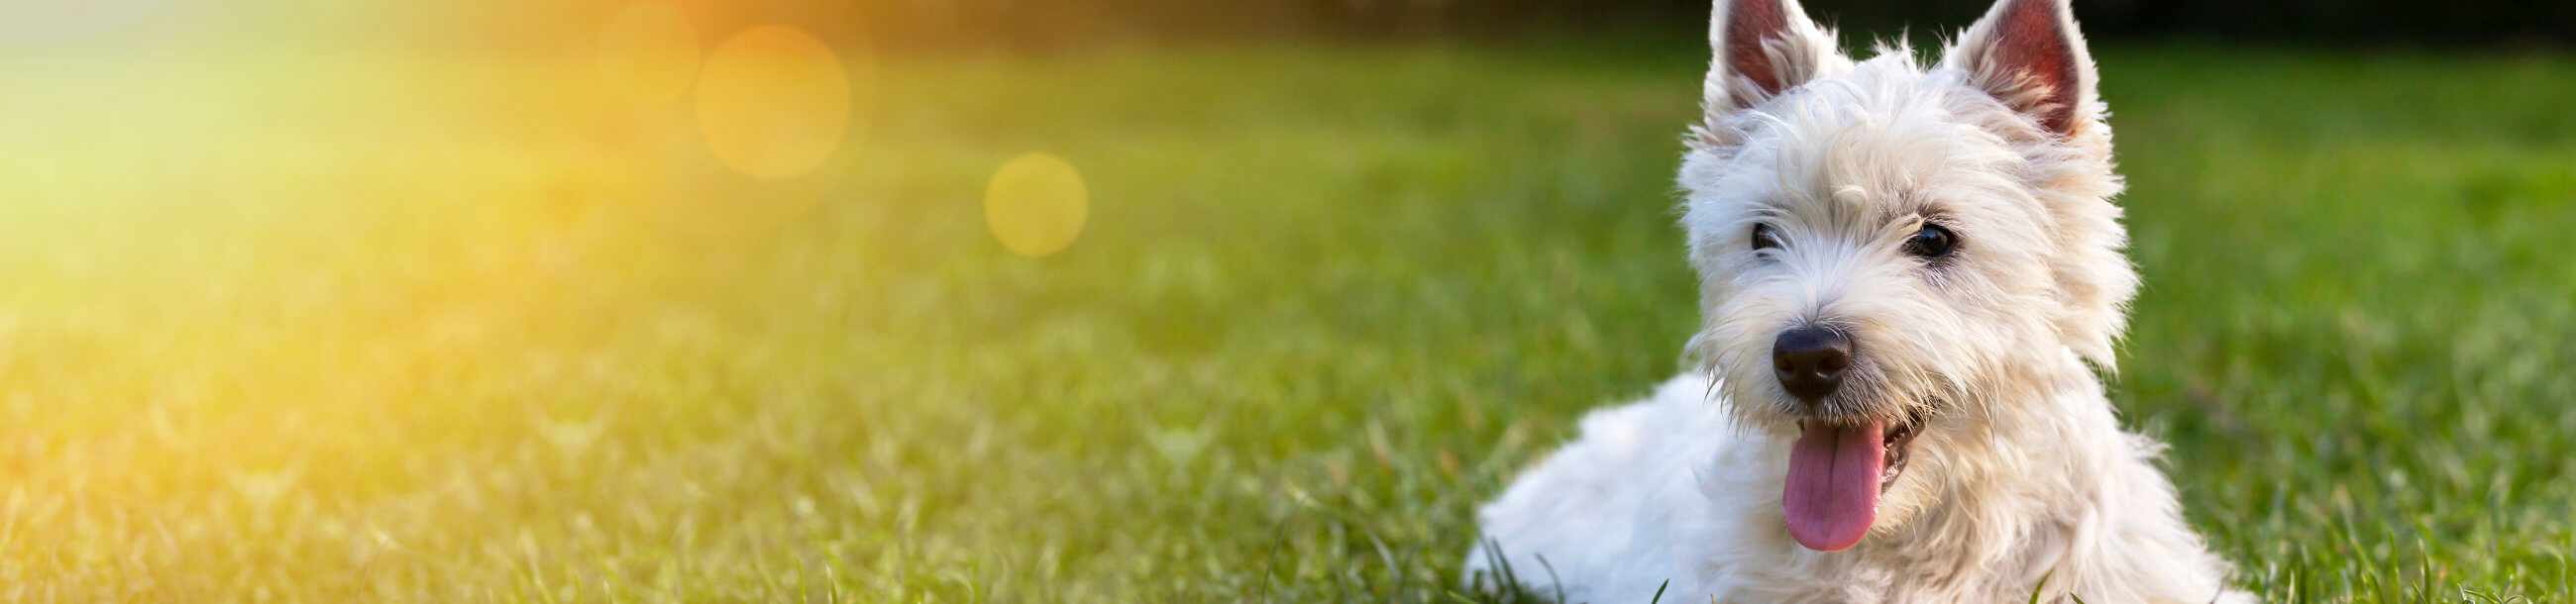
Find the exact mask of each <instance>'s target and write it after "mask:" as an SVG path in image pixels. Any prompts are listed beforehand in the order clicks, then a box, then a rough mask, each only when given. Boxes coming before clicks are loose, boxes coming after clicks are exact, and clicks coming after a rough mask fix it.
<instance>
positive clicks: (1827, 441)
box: [1681, 0, 2137, 551]
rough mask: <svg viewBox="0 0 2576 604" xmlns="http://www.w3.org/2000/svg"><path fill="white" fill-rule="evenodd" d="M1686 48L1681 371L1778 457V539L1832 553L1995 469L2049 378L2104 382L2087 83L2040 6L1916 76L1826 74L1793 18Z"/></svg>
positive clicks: (2061, 8) (1895, 54)
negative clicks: (1701, 88) (1690, 121)
mask: <svg viewBox="0 0 2576 604" xmlns="http://www.w3.org/2000/svg"><path fill="white" fill-rule="evenodd" d="M1709 41H1710V43H1711V44H1712V45H1713V46H1714V47H1715V50H1716V61H1715V62H1714V65H1713V66H1712V67H1711V69H1710V71H1709V76H1708V81H1707V84H1706V95H1707V98H1706V111H1707V121H1706V123H1705V124H1703V125H1701V126H1700V127H1698V128H1694V129H1693V130H1692V134H1691V150H1690V151H1689V153H1688V155H1687V157H1686V158H1685V160H1684V162H1683V165H1682V172H1681V181H1682V184H1683V186H1684V187H1685V188H1686V189H1687V191H1688V195H1689V199H1688V213H1687V215H1686V217H1685V218H1684V223H1685V225H1686V226H1687V227H1688V229H1689V235H1690V253H1691V262H1692V264H1693V266H1694V267H1696V268H1697V269H1698V270H1699V272H1700V275H1701V300H1702V302H1701V305H1702V310H1703V311H1704V313H1705V317H1706V321H1707V323H1706V326H1705V328H1704V329H1703V330H1702V331H1701V333H1699V334H1698V336H1697V338H1696V339H1695V341H1694V343H1693V348H1694V351H1695V354H1696V356H1697V358H1699V359H1701V361H1702V362H1705V363H1706V364H1707V365H1708V367H1707V369H1708V370H1709V372H1710V373H1711V374H1712V375H1714V376H1716V377H1719V378H1721V380H1722V382H1721V383H1722V384H1723V388H1724V389H1725V394H1726V395H1727V398H1728V399H1729V400H1731V401H1733V403H1732V404H1731V405H1730V409H1731V412H1732V413H1733V416H1734V417H1735V419H1736V420H1737V421H1739V422H1742V423H1745V424H1747V425H1749V426H1751V427H1754V428H1756V429H1762V430H1769V431H1773V432H1774V433H1777V434H1783V435H1789V436H1792V437H1793V439H1794V440H1793V443H1794V444H1792V445H1791V446H1790V447H1789V448H1790V455H1789V457H1790V459H1789V463H1788V467H1787V475H1786V476H1784V480H1783V482H1784V486H1783V490H1784V493H1783V497H1782V507H1783V512H1784V514H1785V516H1786V519H1787V522H1788V525H1789V532H1790V534H1791V535H1792V536H1793V537H1795V538H1796V539H1797V541H1798V542H1799V543H1800V544H1802V545H1805V546H1807V547H1809V548H1811V549H1817V550H1825V551H1833V550H1840V549H1843V548H1847V547H1851V546H1852V545H1853V544H1855V543H1857V542H1858V541H1859V540H1860V539H1861V538H1862V537H1863V536H1865V535H1866V534H1867V533H1869V532H1871V531H1873V530H1879V531H1887V530H1894V527H1898V526H1902V525H1903V524H1904V523H1905V522H1906V521H1907V520H1908V519H1909V518H1911V517H1912V516H1914V515H1915V514H1916V512H1917V511H1919V510H1920V509H1922V508H1924V507H1925V506H1927V505H1929V504H1931V503H1933V502H1936V501H1938V500H1939V499H1940V498H1941V497H1944V496H1945V493H1951V492H1956V491H1958V490H1959V489H1957V488H1955V487H1956V486H1957V485H1959V484H1961V483H1959V482H1957V481H1966V480H1976V479H1978V477H1977V476H1975V473H1976V466H1981V465H1989V466H1990V465H1992V464H1994V463H1996V462H1993V461H1982V462H1975V461H1970V460H1993V459H1997V458H1998V457H2000V456H2008V455H2009V452H2008V451H1996V450H1993V449H1991V448H1989V447H1991V446H1993V443H1992V442H1990V441H1989V440H1988V439H1987V438H1986V437H1989V436H1991V435H1993V434H1996V433H1997V432H1998V431H1999V430H2007V429H2012V428H2015V427H2016V426H2013V425H2011V424H2015V423H2021V424H2030V423H2033V422H2040V421H2046V419H2047V418H2046V417H2045V414H2048V413H2050V412H2051V410H2049V409H2044V408H2040V407H2042V406H2043V405H2042V401H2045V400H2048V399H2049V397H2047V396H2046V393H2047V392H2048V391H2050V390H2051V389H2055V388H2062V387H2065V384H2063V383H2061V382H2062V380H2056V379H2054V376H2062V375H2064V371H2065V369H2066V368H2068V367H2070V366H2074V367H2077V368H2078V370H2080V366H2081V365H2080V362H2079V361H2076V360H2074V359H2076V358H2081V359H2084V360H2086V361H2090V362H2091V363H2093V364H2094V365H2096V366H2099V367H2102V368H2105V369H2106V370H2107V368H2109V367H2110V365H2111V360H2112V347H2113V344H2114V342H2115V340H2117V339H2118V337H2119V334H2120V332H2121V330H2122V327H2123V325H2122V324H2123V321H2124V318H2123V316H2124V306H2125V305H2126V304H2127V303H2128V300H2129V298H2130V296H2131V294H2133V293H2134V292H2135V291H2136V289H2137V275H2136V273H2135V272H2134V271H2132V270H2131V268H2130V266H2129V264H2128V261H2127V259H2126V258H2124V257H2123V256H2121V254H2120V250H2121V248H2122V247H2123V246H2124V245H2125V238H2126V235H2125V234H2124V232H2123V231H2122V230H2121V227H2120V224H2119V214H2120V212H2119V209H2118V208H2117V207H2115V206H2113V205H2111V203H2110V201H2109V198H2110V197H2111V196H2112V195H2114V194H2116V193H2118V192H2119V189H2120V181H2119V178H2118V177H2117V176H2116V175H2114V174H2112V172H2111V158H2110V137H2111V133H2110V129H2109V127H2108V126H2106V125H2105V124H2103V123H2102V108H2101V104H2100V102H2099V101H2098V100H2097V99H2096V98H2095V93H2094V81H2095V74H2094V68H2093V61H2092V58H2091V57H2090V55H2088V54H2087V52H2086V50H2085V45H2084V40H2083V38H2082V36H2080V35H2079V34H2078V33H2077V32H2076V29H2075V21H2074V19H2073V17H2072V15H2071V14H2070V12H2069V11H2068V8H2067V5H2066V0H2002V2H2001V3H2000V4H1998V5H1996V6H1995V7H1994V9H1993V10H1992V11H1990V12H1988V13H1987V14H1986V16H1985V18H1984V19H1983V20H1981V21H1979V22H1978V23H1977V24H1976V25H1975V26H1972V27H1970V28H1969V29H1968V30H1967V31H1966V32H1964V33H1962V34H1961V35H1960V36H1959V37H1958V39H1957V40H1956V42H1955V43H1954V44H1953V45H1952V46H1951V47H1950V48H1949V49H1948V51H1947V53H1946V55H1945V56H1944V57H1943V58H1942V59H1941V61H1940V63H1938V64H1937V65H1933V66H1928V67H1927V66H1924V65H1921V64H1919V63H1918V62H1917V61H1916V60H1915V59H1914V58H1913V56H1912V55H1911V54H1910V53H1909V51H1905V50H1902V49H1882V50H1881V51H1880V52H1879V56H1878V57H1876V58H1873V59H1869V60H1866V61H1858V62H1855V61H1854V60H1852V59H1850V58H1847V57H1845V56H1843V55H1842V54H1841V53H1840V51H1838V50H1837V49H1836V42H1835V40H1834V37H1833V34H1832V33H1831V32H1829V31H1827V30H1825V29H1823V28H1821V27H1818V26H1817V25H1816V24H1814V23H1813V22H1811V21H1809V20H1808V18H1807V17H1806V15H1804V14H1803V12H1802V10H1801V9H1800V8H1799V6H1798V3H1797V2H1796V0H1719V1H1718V3H1717V11H1716V14H1715V17H1714V19H1713V20H1712V23H1711V27H1710V30H1709ZM2016 407H2018V408H2016ZM1909 461H1910V465H1911V467H1912V471H1911V472H1910V473H1909V472H1908V471H1907V470H1908V466H1909Z"/></svg>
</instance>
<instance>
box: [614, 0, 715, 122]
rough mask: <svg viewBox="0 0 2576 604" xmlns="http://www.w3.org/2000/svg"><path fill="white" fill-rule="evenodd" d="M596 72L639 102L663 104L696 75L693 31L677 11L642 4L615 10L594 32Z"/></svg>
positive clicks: (696, 49) (686, 90)
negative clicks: (597, 35) (597, 36)
mask: <svg viewBox="0 0 2576 604" xmlns="http://www.w3.org/2000/svg"><path fill="white" fill-rule="evenodd" d="M599 72H600V75H601V76H602V77H604V78H606V79H607V80H608V87H609V88H610V89H613V90H616V91H617V93H618V94H621V95H625V96H626V98H628V99H632V100H635V101H639V102H653V103H658V102H666V101H671V100H674V99H678V98H680V95H681V94H684V93H687V92H688V90H689V80H690V79H691V78H695V77H697V75H698V30H697V27H696V26H694V25H691V24H690V23H689V18H688V16H687V15H684V14H681V13H680V10H679V9H676V8H672V7H671V5H668V4H663V3H660V2H645V3H640V4H634V5H629V6H627V7H626V8H622V9H618V11H617V14H615V15H612V16H610V17H609V18H608V22H607V23H605V24H603V25H601V26H600V30H599Z"/></svg>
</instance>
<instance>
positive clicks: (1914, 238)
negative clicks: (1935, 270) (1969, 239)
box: [1905, 224, 1959, 258]
mask: <svg viewBox="0 0 2576 604" xmlns="http://www.w3.org/2000/svg"><path fill="white" fill-rule="evenodd" d="M1956 247H1959V236H1958V235H1955V234H1951V233H1950V229H1945V228H1941V225H1937V224H1926V225H1923V230H1920V231H1915V232H1914V234H1913V235H1911V236H1907V237H1906V238H1905V253H1908V254H1913V255H1914V256H1915V257H1917V258H1939V257H1942V256H1947V255H1949V254H1950V250H1951V249H1952V248H1956Z"/></svg>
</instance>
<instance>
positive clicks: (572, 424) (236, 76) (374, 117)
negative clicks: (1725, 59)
mask: <svg viewBox="0 0 2576 604" xmlns="http://www.w3.org/2000/svg"><path fill="white" fill-rule="evenodd" d="M2106 46H2108V47H2107V48H2105V49H2104V50H2103V51H2102V57H2101V62H2102V71H2103V72H2104V74H2105V79H2106V82H2105V89H2104V93H2103V94H2104V96H2105V97H2106V98H2107V99H2108V101H2109V102H2110V103H2111V107H2112V110H2113V112H2114V116H2113V118H2112V123H2113V125H2114V126H2115V128H2116V129H2117V131H2118V132H2119V138H2118V145H2119V150H2120V158H2121V166H2122V170H2123V172H2125V173H2126V174H2127V175H2128V177H2129V182H2130V185H2131V186H2130V192H2129V193H2128V194H2127V195H2125V196H2124V197H2123V198H2122V199H2121V203H2122V205H2124V206H2126V207H2127V208H2128V209H2129V216H2130V224H2131V226H2132V229H2133V232H2134V234H2135V239H2136V243H2135V246H2134V248H2133V250H2132V251H2131V256H2132V258H2134V259H2135V260H2136V262H2137V263H2138V264H2139V266H2140V267H2141V268H2142V269H2143V271H2144V274H2145V277H2146V281H2147V288H2146V290H2145V292H2144V294H2143V295H2142V296H2141V297H2140V299H2139V300H2138V302H2137V305H2136V309H2135V320H2134V328H2133V329H2132V335H2131V338H2130V340H2129V343H2128V345H2127V346H2126V347H2125V351H2124V353H2123V356H2122V361H2121V365H2122V370H2121V372H2120V374H2119V376H2118V377H2117V378H2116V379H2115V380H2113V382H2112V383H2113V386H2112V388H2113V393H2114V399H2115V401H2116V402H2117V404H2119V405H2120V407H2121V409H2122V410H2123V413H2124V416H2125V418H2126V419H2127V423H2128V424H2129V425H2131V426H2132V427H2134V428H2136V429H2140V430H2144V431H2146V432H2148V433H2151V434H2155V435H2158V436H2160V437H2162V438H2164V439H2165V440H2167V441H2169V442H2171V443H2172V444H2173V448H2172V450H2171V451H2170V452H2169V453H2168V455H2167V457H2168V459H2169V461H2170V463H2169V467H2170V470H2171V473H2172V475H2173V477H2174V479H2175V481H2176V482H2177V483H2178V484H2179V485H2180V486H2181V490H2182V495H2183V499H2184V502H2185V505H2186V507H2187V508H2188V509H2189V511H2190V517H2191V520H2192V522H2193V523H2194V524H2195V525H2196V526H2198V527H2200V528H2201V529H2202V530H2203V531H2204V532H2205V533H2206V534H2208V535H2210V537H2211V539H2212V541H2213V542H2214V545H2215V547H2217V548H2218V549H2219V550H2221V551H2222V552H2224V553H2225V554H2226V555H2227V556H2228V557H2229V559H2231V560H2233V561H2235V562H2236V563H2237V565H2238V567H2239V568H2240V569H2241V571H2242V572H2241V575H2240V577H2239V580H2238V582H2239V583H2240V584H2242V585H2244V586H2246V587H2249V588H2252V589H2255V590H2258V591H2260V592H2262V593H2264V594H2267V595H2268V596H2270V597H2271V598H2272V599H2276V600H2282V601H2342V600H2356V601H2374V602H2376V601H2444V602H2452V601H2464V600H2465V601H2491V600H2494V599H2502V598H2508V597H2511V596H2522V597H2525V598H2530V599H2538V600H2549V599H2554V598H2560V597H2565V594H2567V593H2571V585H2576V563H2571V561H2570V558H2571V557H2576V512H2571V510H2576V481H2570V480H2567V479H2566V478H2565V477H2566V476H2568V475H2569V474H2576V412H2570V410H2569V409H2570V405H2571V404H2576V375H2571V374H2570V372H2569V369H2568V368H2569V367H2571V366H2576V253H2571V252H2570V251H2569V248H2568V244H2567V243H2566V241H2567V237H2568V234H2569V233H2576V117H2570V115H2569V113H2568V108H2569V107H2576V59H2570V58H2567V57H2563V56H2560V57H2550V56H2523V55H2458V56H2447V55H2431V54H2351V53H2340V54H2338V53H2322V52H2308V51H2279V50H2268V51H2263V50H2213V49H2208V48H2202V47H2187V46H2121V45H2116V44H2114V45H2106ZM584 48H587V47H584ZM1700 52H1702V51H1701V49H1698V48H1694V47H1692V46H1691V44H1690V43H1689V42H1688V41H1687V40H1672V41H1657V40H1635V41H1629V42H1625V43H1610V42H1592V43H1563V44H1546V45H1537V46H1531V47H1520V48H1485V47H1474V46H1463V45H1428V46H1396V47H1376V46H1371V47H1346V46H1313V45H1266V46H1246V47H1232V48H1223V49H1218V48H1199V49H1191V50H1168V49H1167V50H1158V51H1147V50H1127V51H1102V52H1096V53H1086V54H1080V55H1076V56H1071V57H1059V58H1046V59H1040V58H1003V57H992V56H981V55H964V56H949V57H939V58H901V57H873V58H871V57H868V56H865V55H853V56H852V57H851V65H853V66H854V68H855V70H856V71H857V72H858V73H859V79H858V82H859V84H858V87H857V89H858V94H857V95H856V96H855V97H854V98H855V99H856V103H857V105H858V107H859V109H858V110H857V112H856V114H855V117H854V118H853V119H852V122H853V127H852V128H851V129H850V135H849V137H848V139H847V140H846V142H845V144H844V145H843V146H842V147H841V149H840V151H839V152H838V153H836V154H834V155H832V156H831V158H830V160H829V161H828V163H826V164H825V165H824V166H823V167H822V168H821V169H819V170H816V171H814V172H812V173H808V174H805V175H803V176H799V177H795V178H790V179H785V180H760V179H754V178H750V177H746V176H743V175H741V174H739V173H737V172H735V171H733V170H730V169H728V168H726V167H725V165H724V164H723V163H722V162H720V161H718V160H717V159H716V158H715V157H714V156H713V155H711V154H710V151H708V149H707V146H706V145H705V144H704V143H703V142H702V140H701V138H700V137H699V135H698V133H697V132H696V131H695V129H694V124H693V122H692V120H691V119H690V112H689V110H688V108H687V106H686V104H685V102H680V103H660V104H656V103H645V102H630V101H625V100H623V99H622V98H621V97H618V96H616V95H615V94H614V93H612V92H610V91H608V90H607V89H606V87H604V86H602V85H601V84H600V83H599V82H600V78H599V77H598V75H597V73H598V69H597V67H596V65H595V64H594V63H593V62H592V61H591V59H590V58H589V57H588V56H585V55H582V54H580V53H571V52H566V53H552V54H549V53H531V56H512V55H507V54H495V53H431V52H421V53H403V52H390V51H388V52H349V53H315V52H298V51H288V50H253V49H242V50H237V51H229V52H210V53H194V54H188V55H185V56H157V55H144V56H132V57H126V56H108V57H92V58H80V59H73V58H63V57H51V58H47V57H11V58H7V59H5V60H0V72H5V73H10V74H14V75H12V76H11V77H8V78H6V80H5V81H7V82H10V84H8V85H7V87H8V88H9V89H10V92H9V93H8V94H6V95H0V199H6V200H7V201H6V203H5V205H0V208H5V210H0V259H5V262H6V264H5V265H0V266H5V267H6V269H7V271H6V272H7V276H6V278H0V476H5V477H6V478H7V480H6V481H5V485H0V491H5V494H0V599H7V600H11V601H28V600H37V601H43V600H114V599H123V600H139V601H170V602H176V601H208V600H262V599H269V600H282V601H360V600H372V601H421V602H449V601H485V600H503V601H733V600H795V599H807V600H897V601H911V600H933V601H943V602H947V601H985V600H996V601H1055V600H1083V601H1235V600H1255V599H1262V600H1271V599H1275V600H1279V601H1311V600H1341V599H1359V600H1398V599H1400V600H1408V601H1449V600H1452V599H1453V591H1452V590H1453V585H1454V577H1455V573H1456V570H1457V568H1458V562H1459V558H1460V556H1461V554H1462V553H1464V552H1465V551H1466V550H1467V547H1468V544H1469V541H1470V540H1471V539H1472V538H1473V532H1474V528H1473V520H1472V517H1471V513H1472V510H1473V507H1474V506H1475V505H1476V504H1477V503H1478V502H1480V501H1481V500H1483V499H1485V498H1487V497H1489V496H1491V495H1493V494H1494V493H1495V492H1496V491H1497V489H1498V488H1499V487H1500V486H1501V485H1502V484H1503V483H1504V481H1506V480H1508V479H1509V478H1510V477H1511V475H1512V473H1513V472H1514V471H1515V470H1516V469H1517V468H1519V467H1520V466H1522V465H1523V464H1525V463H1527V462H1529V461H1530V460H1532V459H1533V458H1534V457H1536V456H1538V455H1540V454H1543V453H1544V452H1546V451H1547V450H1548V449H1549V448H1551V447H1553V446H1554V445H1555V444H1556V443H1559V442H1561V441H1562V440H1564V439H1565V438H1566V437H1567V436H1568V435H1569V432H1570V430H1571V428H1572V423H1573V421H1574V420H1575V419H1576V418H1577V417H1579V416H1580V415H1581V414H1582V413H1583V411H1584V410H1585V409H1587V408H1590V407H1593V406H1596V405H1600V404H1603V403H1607V402H1611V401H1615V400H1618V399H1619V398H1620V397H1627V396H1634V395H1639V394H1642V393H1644V392H1645V391H1646V389H1647V388H1648V387H1649V386H1650V385H1652V384H1654V383H1655V382H1657V381H1658V380H1660V379H1661V378H1664V377H1667V376H1669V375H1670V374H1672V373H1673V372H1674V371H1675V370H1676V369H1677V368H1678V367H1679V354H1680V350H1681V344H1682V342H1683V340H1684V338H1685V337H1687V336H1688V335H1689V332H1690V330H1691V329H1692V327H1693V325H1694V323H1695V320H1696V317H1695V316H1694V314H1695V312H1696V311H1695V309H1694V301H1693V299H1692V296H1693V293H1692V292H1693V291H1694V290H1693V285H1692V276H1691V275H1690V273H1689V272H1688V270H1687V268H1686V267H1685V266H1684V265H1683V263H1682V260H1681V242H1680V238H1679V235H1678V233H1677V231H1676V229H1675V227H1674V226H1673V222H1674V220H1673V219H1674V214H1673V212H1672V204H1673V202H1674V199H1675V198H1674V195H1673V192H1672V189H1673V186H1672V184H1671V174H1672V171H1673V168H1674V161H1675V159H1676V157H1677V154H1678V152H1679V148H1680V142H1679V140H1680V139H1679V135H1680V128H1681V126H1682V125H1684V124H1685V123H1687V122H1688V121H1689V120H1691V119H1692V117H1693V113H1694V112H1695V109H1694V99H1695V94H1696V91H1697V87H1698V82H1697V78H1698V77H1699V73H1698V70H1699V69H1700V68H1701V67H1700V65H1701V64H1700V61H1701V60H1702V58H1701V57H1700V56H1699V53H1700ZM1031 152H1044V153H1050V154H1053V155H1055V156H1056V157H1060V158H1062V159H1063V160H1064V161H1065V162H1066V163H1067V164H1069V165H1071V166H1073V167H1074V168H1075V169H1076V170H1078V171H1079V173H1080V176H1081V178H1082V180H1083V182H1085V183H1086V184H1087V188H1088V194H1089V199H1090V205H1089V216H1088V219H1087V222H1086V224H1087V226H1086V227H1085V228H1084V229H1083V231H1082V232H1081V235H1080V238H1079V239H1078V240H1076V241H1074V242H1073V243H1072V245H1071V246H1070V247H1067V248H1065V249H1064V250H1063V251H1061V252H1058V253H1055V254H1053V255H1048V256H1043V257H1037V258H1030V257H1025V256H1022V255H1019V254H1015V253H1013V252H1012V251H1011V250H1010V249H1008V248H1006V247H1005V246H1003V245H1002V244H1001V243H999V242H997V241H996V239H995V236H994V235H993V234H992V232H991V231H990V230H989V229H988V227H987V224H986V214H985V211H984V207H983V203H984V199H983V196H984V191H985V186H986V183H987V180H988V179H989V178H990V177H991V176H992V175H993V171H994V170H995V169H996V168H998V167H1000V166H1001V165H1003V164H1004V163H1005V162H1008V161H1010V160H1012V159H1013V158H1014V157H1018V156H1020V155H1022V154H1026V153H1031ZM1454 595H1463V594H1454Z"/></svg>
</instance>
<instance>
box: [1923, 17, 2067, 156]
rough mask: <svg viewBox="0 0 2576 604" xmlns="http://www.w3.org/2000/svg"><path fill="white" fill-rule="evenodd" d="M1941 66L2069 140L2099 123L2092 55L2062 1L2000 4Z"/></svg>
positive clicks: (1961, 37)
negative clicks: (1959, 72) (1964, 74)
mask: <svg viewBox="0 0 2576 604" xmlns="http://www.w3.org/2000/svg"><path fill="white" fill-rule="evenodd" d="M1941 62H1942V64H1943V65H1947V66H1950V67H1955V68H1958V69H1960V70H1962V71H1966V72H1967V73H1968V78H1969V83H1970V84H1972V85H1974V86H1976V87H1978V88H1980V89H1983V90H1985V91H1986V93H1987V94H1991V95H1994V97H1995V98H1996V99H1998V100H2002V101H2003V102H2004V104H2005V105H2007V106H2010V107H2012V108H2013V109H2014V110H2016V111H2020V112H2021V113H2022V114H2023V115H2026V116H2029V117H2030V118H2031V120H2032V121H2034V122H2036V123H2038V124H2039V127H2040V129H2042V130H2045V131H2048V132H2050V133H2053V134H2056V135H2058V136H2065V137H2072V136H2074V135H2075V134H2077V133H2078V132H2079V131H2081V130H2083V129H2085V128H2086V127H2087V124H2089V123H2091V122H2092V121H2093V120H2095V119H2098V118H2099V117H2100V114H2101V110H2100V109H2099V108H2097V107H2096V106H2095V104H2096V102H2095V96H2094V90H2093V86H2094V82H2095V80H2096V78H2097V77H2098V76H2096V75H2095V74H2094V71H2093V55H2092V53H2090V52H2088V51H2086V50H2085V49H2084V34H2082V33H2080V32H2077V31H2076V29H2075V12H2074V11H2073V10H2071V9H2070V8H2069V7H2068V6H2067V0H2000V1H1999V2H1996V3H1995V7H1994V8H1993V9H1991V10H1988V11H1986V16H1985V18H1983V19H1978V20H1977V24H1976V25H1973V26H1970V27H1968V31H1967V32H1966V33H1962V34H1960V35H1959V40H1958V43H1957V44H1955V45H1953V46H1951V47H1950V51H1949V53H1948V54H1947V55H1946V56H1944V57H1943V58H1942V60H1941Z"/></svg>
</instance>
